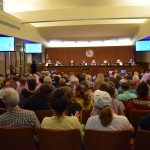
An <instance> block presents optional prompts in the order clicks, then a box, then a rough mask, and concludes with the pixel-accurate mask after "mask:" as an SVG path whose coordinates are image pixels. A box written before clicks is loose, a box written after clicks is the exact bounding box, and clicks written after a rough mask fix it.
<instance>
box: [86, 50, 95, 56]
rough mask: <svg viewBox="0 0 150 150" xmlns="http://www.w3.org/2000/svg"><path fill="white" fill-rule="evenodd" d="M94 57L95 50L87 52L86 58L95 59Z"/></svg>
mask: <svg viewBox="0 0 150 150" xmlns="http://www.w3.org/2000/svg"><path fill="white" fill-rule="evenodd" d="M93 55H94V52H93V50H91V49H88V50H86V56H87V57H93Z"/></svg>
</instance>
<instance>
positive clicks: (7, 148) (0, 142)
mask: <svg viewBox="0 0 150 150" xmlns="http://www.w3.org/2000/svg"><path fill="white" fill-rule="evenodd" d="M0 149H1V150H36V145H35V141H34V135H33V132H32V128H31V127H11V128H10V127H0Z"/></svg>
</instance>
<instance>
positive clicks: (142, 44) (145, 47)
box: [135, 40, 150, 52]
mask: <svg viewBox="0 0 150 150" xmlns="http://www.w3.org/2000/svg"><path fill="white" fill-rule="evenodd" d="M135 47H136V51H137V52H142V51H143V52H145V51H150V41H149V40H147V41H137V42H136V44H135Z"/></svg>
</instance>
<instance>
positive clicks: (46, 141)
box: [37, 129, 81, 150]
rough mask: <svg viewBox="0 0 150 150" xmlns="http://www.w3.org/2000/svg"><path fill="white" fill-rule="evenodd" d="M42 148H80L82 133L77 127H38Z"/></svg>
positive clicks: (42, 149) (52, 149)
mask: <svg viewBox="0 0 150 150" xmlns="http://www.w3.org/2000/svg"><path fill="white" fill-rule="evenodd" d="M37 137H38V140H39V147H40V150H60V149H61V150H80V144H81V143H80V142H81V134H80V131H79V130H77V129H72V130H52V129H38V130H37Z"/></svg>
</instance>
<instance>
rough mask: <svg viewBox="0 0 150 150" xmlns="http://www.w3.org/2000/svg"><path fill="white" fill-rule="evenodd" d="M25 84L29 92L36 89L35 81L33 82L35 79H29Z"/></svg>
mask: <svg viewBox="0 0 150 150" xmlns="http://www.w3.org/2000/svg"><path fill="white" fill-rule="evenodd" d="M27 83H28V89H29V90H32V91H33V90H35V88H36V80H35V78H29V79H28V81H27Z"/></svg>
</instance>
